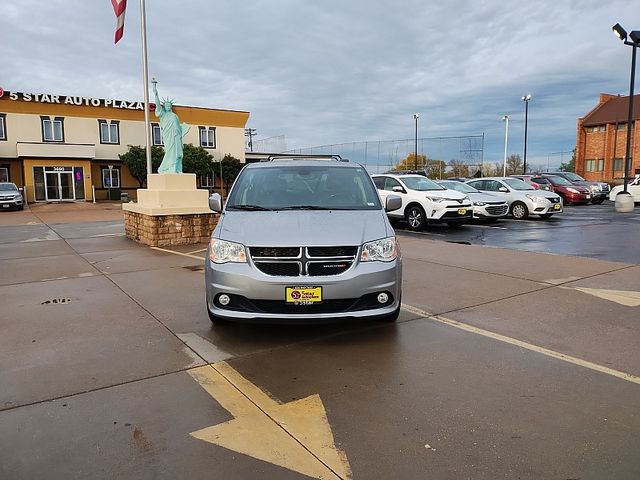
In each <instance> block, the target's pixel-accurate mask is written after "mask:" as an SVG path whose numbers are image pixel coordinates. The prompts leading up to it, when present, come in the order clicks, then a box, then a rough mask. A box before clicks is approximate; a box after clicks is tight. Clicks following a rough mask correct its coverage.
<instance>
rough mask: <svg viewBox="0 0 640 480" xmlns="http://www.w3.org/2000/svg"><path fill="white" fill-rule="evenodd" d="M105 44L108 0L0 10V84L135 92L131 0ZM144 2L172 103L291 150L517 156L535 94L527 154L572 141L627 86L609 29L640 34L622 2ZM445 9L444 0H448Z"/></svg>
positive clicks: (152, 52)
mask: <svg viewBox="0 0 640 480" xmlns="http://www.w3.org/2000/svg"><path fill="white" fill-rule="evenodd" d="M129 3H130V5H129V8H128V12H127V19H126V27H125V36H124V39H123V40H122V41H121V42H120V43H119V44H118V45H116V46H114V45H113V43H112V42H113V28H114V24H115V18H114V16H113V12H112V9H111V4H110V2H108V1H107V0H104V1H102V2H87V1H86V0H50V1H48V2H40V1H35V0H22V1H21V2H19V3H17V2H14V3H10V4H8V5H7V6H5V8H4V10H3V16H2V17H0V32H1V33H0V35H1V38H0V40H1V41H2V45H3V46H4V47H5V48H4V52H3V54H4V55H3V57H4V58H3V61H2V63H1V64H0V85H2V86H3V87H4V88H6V89H10V90H16V89H18V90H23V91H35V92H54V93H60V94H76V95H87V96H95V97H115V98H130V99H138V98H141V96H142V91H141V88H142V87H141V71H140V59H139V49H140V48H139V42H140V36H139V17H138V12H137V7H138V2H135V1H130V2H129ZM430 3H432V2H421V1H413V0H412V1H403V2H382V1H379V0H377V1H366V2H365V1H361V0H357V1H351V2H339V1H336V0H326V1H324V2H303V1H302V0H298V1H294V0H273V1H269V2H267V1H264V0H263V1H255V2H253V3H246V2H233V1H230V0H222V1H218V2H205V1H195V0H192V1H186V0H185V1H182V2H179V3H175V2H159V1H152V0H149V1H147V14H148V19H147V20H148V30H149V32H148V38H149V69H150V73H151V74H152V75H155V76H156V77H157V78H158V80H159V89H160V93H161V94H162V95H169V96H171V97H175V98H176V100H177V101H178V102H179V103H182V104H193V105H201V106H208V107H217V108H228V109H238V110H248V111H250V112H251V119H250V126H252V127H254V128H257V129H258V132H259V135H260V136H259V138H261V137H268V136H272V135H279V134H284V135H286V137H287V140H288V144H289V146H290V147H304V146H313V145H321V144H328V143H339V142H349V141H359V140H365V139H366V140H377V139H396V138H411V137H412V136H413V125H414V124H413V118H412V114H413V112H420V113H421V122H420V125H421V130H420V135H421V136H425V137H431V136H444V135H464V134H482V133H483V132H484V133H485V135H486V142H485V148H486V151H485V158H486V159H488V160H494V159H495V160H499V159H500V158H501V156H502V141H503V128H504V127H503V123H502V121H501V120H500V119H501V117H502V115H504V114H509V115H510V116H511V119H512V121H511V132H512V133H511V138H510V144H511V147H512V148H510V151H512V152H521V150H522V128H523V106H522V102H521V100H520V97H521V96H522V95H523V94H525V93H529V92H531V93H532V94H533V95H534V98H533V100H532V101H531V104H530V107H531V109H530V113H531V116H530V148H529V152H530V156H531V158H532V159H536V158H537V159H540V160H541V161H542V160H544V162H545V163H546V159H547V155H548V154H549V153H551V152H557V151H560V150H570V149H571V148H573V146H574V144H575V126H576V119H577V117H579V116H581V115H583V114H585V113H586V112H587V111H588V110H589V109H590V108H592V107H593V105H594V104H595V102H597V96H598V93H600V92H601V91H602V92H604V91H606V92H612V93H625V92H626V91H627V89H628V69H629V54H630V50H629V48H628V47H623V46H622V45H621V43H620V42H619V41H617V40H616V39H615V37H614V36H613V35H612V33H611V25H613V24H614V23H616V22H618V21H620V22H621V23H622V24H623V25H625V26H627V27H628V28H629V29H632V28H634V27H635V28H640V11H639V10H638V9H637V7H634V5H633V3H634V2H628V1H625V0H614V1H609V2H601V1H579V2H578V1H573V2H557V1H555V2H552V1H548V0H541V1H538V2H529V1H526V2H525V1H521V0H514V1H512V2H507V3H505V2H501V1H500V2H499V1H493V0H492V1H489V0H485V1H472V0H464V1H458V2H456V3H455V5H453V6H452V5H445V2H440V3H439V4H438V5H435V4H430ZM446 3H450V2H446Z"/></svg>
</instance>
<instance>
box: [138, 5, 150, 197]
mask: <svg viewBox="0 0 640 480" xmlns="http://www.w3.org/2000/svg"><path fill="white" fill-rule="evenodd" d="M140 35H141V36H142V82H143V83H144V133H145V138H146V141H147V143H146V145H147V148H146V152H147V175H148V174H150V173H152V171H153V170H152V169H151V131H150V129H149V126H150V125H149V67H148V64H147V14H146V11H145V7H144V0H140ZM148 184H149V183H148V182H147V185H148Z"/></svg>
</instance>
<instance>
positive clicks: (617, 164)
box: [613, 158, 624, 172]
mask: <svg viewBox="0 0 640 480" xmlns="http://www.w3.org/2000/svg"><path fill="white" fill-rule="evenodd" d="M623 161H624V159H622V158H614V159H613V171H614V172H621V171H622V168H623V165H624V164H623Z"/></svg>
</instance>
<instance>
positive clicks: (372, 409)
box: [0, 205, 640, 480]
mask: <svg viewBox="0 0 640 480" xmlns="http://www.w3.org/2000/svg"><path fill="white" fill-rule="evenodd" d="M66 207H67V206H65V205H60V206H50V205H47V206H38V207H36V208H34V209H33V210H32V211H31V212H29V211H27V212H3V215H2V216H1V217H0V305H2V309H1V314H0V333H1V334H0V385H1V386H2V388H0V478H2V479H3V480H4V479H25V478H28V479H31V478H48V479H49V478H51V479H72V478H110V479H111V478H132V479H133V478H135V479H146V478H149V479H151V478H154V479H155V478H172V479H173V478H225V479H227V478H228V479H254V478H255V479H258V478H260V479H261V478H278V479H281V478H282V479H286V478H292V479H293V478H322V479H325V478H326V479H329V478H331V479H338V478H340V479H346V478H354V479H373V478H375V479H378V478H380V479H387V478H401V479H414V478H437V479H461V478H462V479H497V478H505V479H514V478H519V479H539V478H555V479H563V480H568V479H581V480H583V479H603V478H607V479H631V478H640V455H638V447H637V446H638V445H639V444H640V417H639V416H638V411H640V348H639V347H640V325H639V324H638V318H640V314H639V312H640V310H639V309H640V293H638V290H640V287H639V285H640V265H638V263H640V262H639V261H638V258H640V257H639V256H638V255H637V252H638V250H637V249H638V248H639V247H638V244H637V242H635V240H634V241H632V240H630V239H629V238H630V235H631V234H634V232H637V231H638V224H639V222H640V216H639V215H638V214H637V213H634V214H631V215H628V216H614V215H613V214H612V213H610V212H609V211H608V210H607V208H609V210H610V209H611V206H610V205H609V206H607V205H603V206H589V207H575V208H574V207H570V208H567V212H566V214H565V215H564V216H563V217H562V218H561V219H558V220H555V219H554V220H552V221H551V222H542V221H536V220H531V221H526V222H515V221H512V220H506V221H504V222H501V223H500V224H496V225H491V226H486V227H485V226H468V227H463V228H461V229H457V230H450V229H447V228H446V227H444V228H440V227H432V228H430V229H429V230H428V231H425V232H424V233H421V234H412V233H405V232H401V233H399V237H400V242H401V247H402V253H403V258H404V297H403V303H404V309H403V312H402V314H401V318H400V320H399V321H398V323H396V324H392V325H389V324H380V323H371V322H361V323H350V324H335V325H322V326H266V325H227V326H225V327H224V328H215V329H214V328H212V327H211V325H210V322H209V319H208V318H207V314H206V311H205V308H204V285H203V274H202V262H203V257H204V253H203V248H204V246H203V245H195V246H192V247H188V248H186V247H183V248H176V249H173V250H164V249H151V248H148V247H144V246H141V245H138V244H135V243H133V242H131V241H130V240H128V239H126V238H125V237H124V236H123V226H122V221H121V219H119V212H118V209H117V206H114V207H113V208H112V207H109V206H105V207H104V208H100V206H98V207H91V206H86V207H84V208H83V206H82V205H80V206H78V205H75V206H74V207H72V208H71V207H70V208H67V209H66V210H65V208H66ZM72 209H76V211H72ZM92 209H93V210H92ZM493 227H499V228H493ZM634 227H635V230H634ZM618 232H622V233H620V234H618ZM635 235H637V233H635ZM598 239H603V240H608V241H607V242H601V241H600V240H598ZM451 242H457V243H451ZM576 242H579V243H576ZM487 246H491V247H495V248H486V247H487ZM618 250H624V252H619V251H618ZM634 252H635V254H634ZM548 253H555V254H556V255H549V254H548Z"/></svg>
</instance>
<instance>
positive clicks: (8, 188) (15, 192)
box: [0, 182, 24, 210]
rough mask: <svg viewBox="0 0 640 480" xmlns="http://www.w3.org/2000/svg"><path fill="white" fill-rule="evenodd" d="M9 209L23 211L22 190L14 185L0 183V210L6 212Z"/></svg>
mask: <svg viewBox="0 0 640 480" xmlns="http://www.w3.org/2000/svg"><path fill="white" fill-rule="evenodd" d="M10 208H16V209H18V210H22V209H24V201H23V199H22V189H20V188H18V187H17V186H16V184H15V183H11V182H0V209H4V210H8V209H10Z"/></svg>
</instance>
